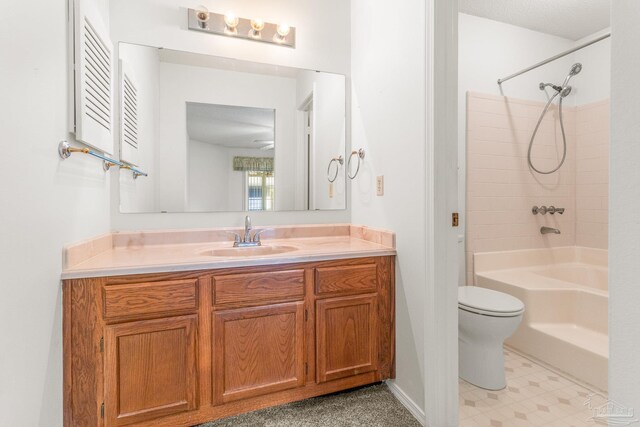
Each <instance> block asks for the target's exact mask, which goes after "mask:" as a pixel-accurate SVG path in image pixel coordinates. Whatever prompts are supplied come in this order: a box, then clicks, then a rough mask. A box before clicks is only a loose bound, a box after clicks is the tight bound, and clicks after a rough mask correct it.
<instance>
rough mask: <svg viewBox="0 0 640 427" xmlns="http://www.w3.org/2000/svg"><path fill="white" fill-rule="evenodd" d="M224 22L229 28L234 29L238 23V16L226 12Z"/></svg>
mask: <svg viewBox="0 0 640 427" xmlns="http://www.w3.org/2000/svg"><path fill="white" fill-rule="evenodd" d="M224 23H225V24H226V25H227V28H229V29H230V30H235V29H236V27H237V26H238V24H239V23H240V18H238V17H237V16H236V14H235V13H233V12H227V13H225V14H224Z"/></svg>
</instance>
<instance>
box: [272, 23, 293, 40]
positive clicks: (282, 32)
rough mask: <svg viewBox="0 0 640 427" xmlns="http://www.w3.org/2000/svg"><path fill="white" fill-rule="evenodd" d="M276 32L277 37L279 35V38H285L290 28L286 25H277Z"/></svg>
mask: <svg viewBox="0 0 640 427" xmlns="http://www.w3.org/2000/svg"><path fill="white" fill-rule="evenodd" d="M276 31H277V32H278V35H280V37H282V38H285V37H287V36H288V35H289V32H290V31H291V28H290V27H289V26H288V25H287V24H278V27H277V28H276Z"/></svg>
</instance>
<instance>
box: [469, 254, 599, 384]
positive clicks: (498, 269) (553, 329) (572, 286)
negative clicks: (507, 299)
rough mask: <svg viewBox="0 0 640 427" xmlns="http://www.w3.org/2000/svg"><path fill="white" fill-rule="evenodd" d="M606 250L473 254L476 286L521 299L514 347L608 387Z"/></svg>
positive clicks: (576, 375)
mask: <svg viewBox="0 0 640 427" xmlns="http://www.w3.org/2000/svg"><path fill="white" fill-rule="evenodd" d="M607 273H608V269H607V251H606V250H601V249H591V248H583V247H563V248H553V249H532V250H520V251H507V252H486V253H476V254H474V281H475V284H476V285H477V286H482V287H484V288H489V289H494V290H497V291H501V292H506V293H508V294H511V295H513V296H515V297H517V298H519V299H521V300H522V301H523V302H524V304H525V313H524V317H523V320H522V323H521V324H520V327H519V328H518V330H517V331H516V333H515V334H514V335H513V336H512V337H511V338H509V339H508V340H507V342H506V343H507V344H508V345H510V346H512V347H514V348H515V349H517V350H519V351H521V352H523V353H526V354H529V355H531V356H533V357H535V358H537V359H540V360H541V361H543V362H546V363H547V364H549V365H551V366H553V367H556V368H557V369H559V370H561V371H564V372H566V373H568V374H570V375H572V376H574V377H576V378H577V379H579V380H582V381H584V382H586V383H589V384H591V385H594V386H596V387H598V388H600V389H602V390H607V371H608V359H609V342H608V316H607V313H608V303H609V292H608V286H607Z"/></svg>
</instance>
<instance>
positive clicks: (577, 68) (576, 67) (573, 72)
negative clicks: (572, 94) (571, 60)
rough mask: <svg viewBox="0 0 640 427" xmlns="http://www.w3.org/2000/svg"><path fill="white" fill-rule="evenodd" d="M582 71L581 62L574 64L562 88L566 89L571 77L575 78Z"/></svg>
mask: <svg viewBox="0 0 640 427" xmlns="http://www.w3.org/2000/svg"><path fill="white" fill-rule="evenodd" d="M580 71H582V64H581V63H579V62H576V63H575V64H573V65H572V66H571V69H570V70H569V74H568V75H567V78H566V79H564V83H562V87H565V86H566V85H567V84H568V83H569V80H571V77H573V76H575V75H576V74H579V73H580ZM567 95H568V94H567ZM565 96H566V95H565Z"/></svg>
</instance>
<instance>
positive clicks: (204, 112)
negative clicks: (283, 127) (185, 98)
mask: <svg viewBox="0 0 640 427" xmlns="http://www.w3.org/2000/svg"><path fill="white" fill-rule="evenodd" d="M274 120H275V110H272V109H268V108H252V107H235V106H229V105H215V104H199V103H194V102H188V103H187V133H188V135H189V139H193V140H196V141H200V142H206V143H208V144H214V145H218V146H221V147H231V148H254V149H255V148H257V149H273V143H274V137H275V135H274Z"/></svg>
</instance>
